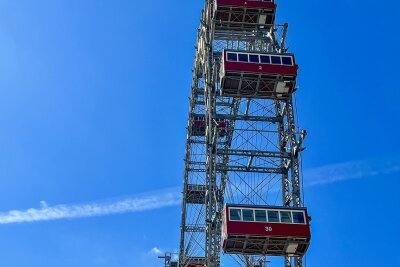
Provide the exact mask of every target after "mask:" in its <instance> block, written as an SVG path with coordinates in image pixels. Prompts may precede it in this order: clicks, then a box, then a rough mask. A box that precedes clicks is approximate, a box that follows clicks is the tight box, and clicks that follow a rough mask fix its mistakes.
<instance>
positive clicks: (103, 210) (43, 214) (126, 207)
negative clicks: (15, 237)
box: [0, 190, 181, 224]
mask: <svg viewBox="0 0 400 267" xmlns="http://www.w3.org/2000/svg"><path fill="white" fill-rule="evenodd" d="M178 192H179V191H177V190H171V191H170V192H166V191H164V192H163V193H158V194H157V193H153V194H149V195H144V196H139V197H133V198H124V199H121V200H116V201H114V202H108V203H89V204H76V205H56V206H48V205H47V204H46V203H45V202H43V201H42V202H41V205H42V207H41V208H39V209H36V208H32V209H27V210H11V211H9V212H3V213H0V224H11V223H27V222H38V221H50V220H61V219H74V218H83V217H95V216H105V215H112V214H121V213H127V212H139V211H145V210H153V209H159V208H165V207H169V206H175V205H178V204H179V203H180V202H181V195H180V194H179V193H178Z"/></svg>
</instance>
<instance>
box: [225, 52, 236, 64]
mask: <svg viewBox="0 0 400 267" xmlns="http://www.w3.org/2000/svg"><path fill="white" fill-rule="evenodd" d="M229 54H232V55H236V60H230V59H229ZM226 61H228V62H239V55H238V53H237V52H229V51H227V52H226Z"/></svg>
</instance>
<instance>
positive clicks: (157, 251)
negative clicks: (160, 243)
mask: <svg viewBox="0 0 400 267" xmlns="http://www.w3.org/2000/svg"><path fill="white" fill-rule="evenodd" d="M149 254H151V255H155V256H159V255H161V254H163V252H162V251H161V249H159V248H158V247H154V248H152V249H150V251H149Z"/></svg>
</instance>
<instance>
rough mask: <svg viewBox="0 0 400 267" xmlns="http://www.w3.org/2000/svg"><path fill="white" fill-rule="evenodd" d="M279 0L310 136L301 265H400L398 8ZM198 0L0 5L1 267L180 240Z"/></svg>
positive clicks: (134, 261) (127, 251)
mask: <svg viewBox="0 0 400 267" xmlns="http://www.w3.org/2000/svg"><path fill="white" fill-rule="evenodd" d="M278 4H279V12H278V21H281V22H285V21H287V22H289V24H290V27H289V38H288V44H289V46H290V50H291V51H292V52H294V53H296V56H297V61H298V63H299V64H300V78H299V86H300V90H299V92H298V94H297V106H298V111H299V114H298V115H299V120H300V124H301V126H302V128H305V129H307V130H308V132H309V136H308V138H307V140H306V146H307V150H306V151H305V152H304V154H303V167H304V170H305V171H304V178H305V185H306V191H305V198H306V203H307V205H308V207H309V210H310V213H311V215H312V217H313V221H312V233H313V241H312V246H311V248H310V251H309V254H308V256H307V264H309V266H320V265H321V264H322V263H321V262H324V263H323V265H324V266H326V267H329V266H381V265H383V264H384V265H386V264H390V265H392V266H396V265H400V259H399V257H397V256H396V249H395V248H396V247H397V239H398V237H399V236H400V231H399V228H398V221H399V219H400V216H399V215H398V213H397V212H396V208H397V207H398V206H399V204H400V201H399V199H398V197H397V195H398V190H397V188H399V186H400V182H399V174H400V163H399V162H400V153H399V148H400V145H399V142H398V136H399V134H398V132H399V128H400V127H399V122H400V120H399V115H400V106H399V104H398V99H399V96H400V93H399V90H400V88H399V85H398V83H397V76H398V73H397V72H398V69H399V68H398V61H399V59H400V57H399V54H398V51H397V49H398V42H399V37H398V36H397V34H396V33H397V31H398V26H399V22H398V20H397V14H396V12H397V11H396V10H398V8H399V7H400V4H398V3H397V2H396V1H392V0H388V1H385V3H384V4H382V3H377V2H376V1H371V0H366V1H361V0H353V1H341V2H332V1H316V0H312V1H306V2H302V1H283V0H281V1H279V2H278ZM202 5H203V1H200V0H196V1H177V0H173V1H160V0H155V1H153V2H152V4H151V6H149V4H148V3H147V2H146V1H128V0H119V1H94V0H87V1H77V0H72V1H71V0H69V1H67V0H59V1H50V0H38V1H28V0H25V1H24V0H12V1H11V0H0V251H1V252H2V253H1V256H0V266H5V267H19V266H34V267H36V266H38V267H39V266H40V267H47V266H58V267H64V266H65V267H67V266H68V267H70V266H88V267H91V266H93V267H95V266H108V267H128V266H137V265H140V266H150V267H153V266H154V267H155V266H161V262H159V261H158V260H157V259H156V254H157V253H158V252H159V251H173V250H176V249H177V248H178V242H179V223H180V206H179V204H178V203H179V194H177V192H179V191H180V187H181V186H182V185H181V182H182V175H183V157H184V147H185V136H186V131H185V126H186V119H187V115H188V96H189V87H190V80H191V69H192V63H193V55H194V45H195V40H196V29H197V26H198V23H199V15H200V10H201V7H202ZM138 203H139V204H140V205H139V204H138ZM151 203H159V204H162V205H161V206H160V208H158V209H155V207H154V205H152V204H151ZM117 204H118V205H117ZM60 205H61V206H60ZM29 209H31V210H29ZM12 210H16V212H12V213H10V211H12ZM27 210H28V211H27ZM89 215H90V216H89ZM46 216H47V217H46ZM52 216H53V217H52ZM88 216H89V217H88ZM47 219H57V220H47ZM27 221H28V222H27ZM29 221H34V222H29Z"/></svg>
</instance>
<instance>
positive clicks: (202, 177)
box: [179, 0, 306, 267]
mask: <svg viewBox="0 0 400 267" xmlns="http://www.w3.org/2000/svg"><path fill="white" fill-rule="evenodd" d="M213 10H214V1H212V0H206V4H205V7H204V9H203V11H202V17H201V24H200V27H199V29H198V37H197V47H196V56H195V61H194V68H193V80H192V85H191V96H190V108H189V119H188V125H187V144H186V156H185V172H184V179H183V184H184V186H183V198H182V219H181V238H180V251H179V253H180V254H179V266H180V267H186V266H187V265H189V264H204V265H205V266H207V267H219V266H220V261H221V251H220V247H221V224H222V212H223V206H224V203H236V204H251V205H257V204H264V205H281V206H293V207H300V206H302V205H303V203H302V198H301V186H300V169H299V152H301V151H302V142H303V139H304V137H305V135H306V133H305V131H303V132H300V131H299V130H298V129H297V128H296V125H295V109H294V99H293V96H290V97H289V98H286V99H255V98H234V97H221V96H220V94H219V81H218V73H219V64H220V59H221V51H222V50H223V49H238V50H250V51H260V52H278V53H282V52H286V49H285V37H286V32H287V24H285V25H274V27H272V28H271V29H270V30H268V31H263V30H262V29H261V30H260V31H257V32H243V31H242V32H235V31H234V30H232V29H223V30H216V29H215V20H214V18H213ZM199 115H201V116H205V117H206V131H205V135H203V136H201V135H198V134H193V133H194V129H193V127H194V126H193V120H194V118H195V117H196V116H199ZM217 119H224V120H227V121H229V127H228V130H227V132H226V134H224V135H223V136H222V135H220V134H219V131H218V129H217ZM224 257H225V256H224ZM233 260H234V261H235V262H236V263H237V265H240V266H265V264H266V260H265V257H263V256H262V255H261V256H260V255H259V256H257V255H239V256H237V257H234V259H233ZM290 266H296V267H301V266H302V258H299V257H297V258H290V257H286V258H285V267H290Z"/></svg>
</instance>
